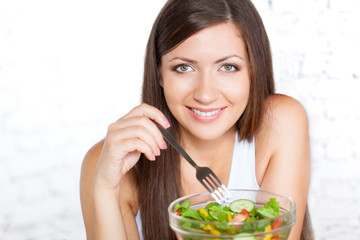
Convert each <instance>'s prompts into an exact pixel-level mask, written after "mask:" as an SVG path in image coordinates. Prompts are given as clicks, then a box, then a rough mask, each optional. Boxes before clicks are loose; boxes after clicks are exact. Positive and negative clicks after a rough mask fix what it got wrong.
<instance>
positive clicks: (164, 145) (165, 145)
mask: <svg viewBox="0 0 360 240" xmlns="http://www.w3.org/2000/svg"><path fill="white" fill-rule="evenodd" d="M162 149H167V144H166V142H165V140H163V141H162Z"/></svg>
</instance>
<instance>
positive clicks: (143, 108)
mask: <svg viewBox="0 0 360 240" xmlns="http://www.w3.org/2000/svg"><path fill="white" fill-rule="evenodd" d="M136 116H138V117H140V116H144V117H147V118H149V119H151V120H153V121H155V122H156V123H157V124H159V125H160V126H162V127H163V128H168V127H170V123H169V121H168V120H167V119H166V117H165V115H164V114H163V113H162V112H161V111H160V110H159V109H157V108H155V107H153V106H150V105H148V104H146V103H143V104H141V105H139V106H137V107H135V108H134V109H132V110H131V111H130V112H129V113H128V114H127V115H125V116H124V117H123V119H128V118H132V117H136Z"/></svg>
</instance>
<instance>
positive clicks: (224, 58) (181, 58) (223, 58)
mask: <svg viewBox="0 0 360 240" xmlns="http://www.w3.org/2000/svg"><path fill="white" fill-rule="evenodd" d="M233 57H236V58H240V59H241V60H243V61H245V60H244V59H243V58H242V57H240V56H239V55H236V54H232V55H229V56H225V57H222V58H220V59H218V60H216V61H215V63H221V62H223V61H225V60H227V59H229V58H233ZM177 59H178V60H182V61H185V62H188V63H192V64H195V63H197V61H196V60H193V59H189V58H185V57H174V58H172V59H170V61H169V62H172V61H174V60H177Z"/></svg>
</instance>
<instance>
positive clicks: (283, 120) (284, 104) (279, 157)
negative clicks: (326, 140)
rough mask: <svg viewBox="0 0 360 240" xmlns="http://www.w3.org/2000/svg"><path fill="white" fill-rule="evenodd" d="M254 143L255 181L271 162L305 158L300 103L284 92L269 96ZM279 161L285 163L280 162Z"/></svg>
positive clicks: (303, 115) (305, 126)
mask: <svg viewBox="0 0 360 240" xmlns="http://www.w3.org/2000/svg"><path fill="white" fill-rule="evenodd" d="M255 144H256V147H255V150H256V161H257V178H258V183H259V184H261V182H262V181H263V178H264V176H265V172H266V171H267V169H268V168H269V164H270V163H271V162H272V163H280V162H282V161H287V163H290V162H292V164H295V165H297V164H296V163H295V162H294V161H303V160H304V159H305V158H306V159H309V156H308V155H309V127H308V117H307V113H306V110H305V108H304V106H303V105H302V104H301V103H300V102H299V101H298V100H296V99H294V98H292V97H289V96H286V95H281V94H274V95H271V96H269V97H268V98H267V100H266V103H265V108H264V117H263V121H262V124H261V126H260V128H259V131H258V132H257V134H256V136H255ZM295 156H298V157H295ZM289 158H290V159H291V161H289V160H288V159H289ZM270 159H272V161H270ZM281 165H284V166H285V164H283V163H281Z"/></svg>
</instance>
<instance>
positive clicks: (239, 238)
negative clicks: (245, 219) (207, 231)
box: [233, 233, 256, 240]
mask: <svg viewBox="0 0 360 240" xmlns="http://www.w3.org/2000/svg"><path fill="white" fill-rule="evenodd" d="M249 234H251V233H239V234H236V237H235V238H233V240H256V238H255V237H254V236H247V237H242V235H244V236H245V235H249Z"/></svg>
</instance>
